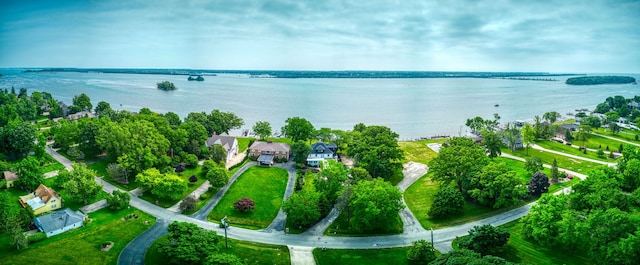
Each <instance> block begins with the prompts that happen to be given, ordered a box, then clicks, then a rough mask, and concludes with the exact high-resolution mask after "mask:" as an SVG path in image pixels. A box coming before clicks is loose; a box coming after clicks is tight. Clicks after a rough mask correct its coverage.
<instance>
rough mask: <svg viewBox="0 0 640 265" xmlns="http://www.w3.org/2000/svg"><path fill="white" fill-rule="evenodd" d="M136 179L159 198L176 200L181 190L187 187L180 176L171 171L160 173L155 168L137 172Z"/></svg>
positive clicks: (180, 194) (180, 195)
mask: <svg viewBox="0 0 640 265" xmlns="http://www.w3.org/2000/svg"><path fill="white" fill-rule="evenodd" d="M136 181H137V182H139V183H140V185H141V186H142V187H144V188H145V189H146V190H151V194H153V195H155V196H157V197H158V198H161V199H171V200H177V199H179V198H180V197H182V192H183V191H184V190H185V189H186V188H187V183H186V182H185V181H184V180H183V179H182V178H180V177H178V176H176V175H174V174H171V173H167V174H162V173H160V171H159V170H157V169H155V168H150V169H147V170H145V171H143V172H142V173H140V174H138V175H137V176H136Z"/></svg>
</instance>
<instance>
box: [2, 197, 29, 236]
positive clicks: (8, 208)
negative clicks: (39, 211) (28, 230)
mask: <svg viewBox="0 0 640 265" xmlns="http://www.w3.org/2000/svg"><path fill="white" fill-rule="evenodd" d="M32 221H33V211H31V210H30V209H29V207H26V208H23V207H20V204H18V203H17V202H16V197H14V196H13V195H11V194H10V193H9V192H8V191H6V190H2V191H0V233H1V232H4V231H7V232H10V231H11V229H14V227H13V226H14V225H17V226H18V227H19V228H20V227H26V226H28V225H29V224H30V223H31V222H32Z"/></svg>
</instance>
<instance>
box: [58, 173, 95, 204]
mask: <svg viewBox="0 0 640 265" xmlns="http://www.w3.org/2000/svg"><path fill="white" fill-rule="evenodd" d="M71 167H72V168H73V170H72V171H67V170H62V171H61V172H60V174H59V175H63V178H64V179H67V181H66V183H64V185H63V187H64V189H65V190H67V191H68V192H69V196H70V197H71V198H74V199H76V200H79V201H83V202H84V204H85V205H86V204H87V203H88V202H89V200H90V199H93V198H95V197H96V196H97V195H98V194H99V193H100V191H101V190H102V185H100V184H98V183H97V182H96V180H95V176H96V172H95V171H93V170H92V169H89V168H87V166H86V165H85V164H77V163H76V164H73V165H71Z"/></svg>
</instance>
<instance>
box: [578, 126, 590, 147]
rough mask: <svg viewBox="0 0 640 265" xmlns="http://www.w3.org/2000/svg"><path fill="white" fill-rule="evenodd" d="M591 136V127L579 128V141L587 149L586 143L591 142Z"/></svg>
mask: <svg viewBox="0 0 640 265" xmlns="http://www.w3.org/2000/svg"><path fill="white" fill-rule="evenodd" d="M589 136H591V127H589V126H588V125H580V127H578V135H577V138H578V141H582V146H583V147H585V148H586V146H585V143H586V141H587V140H589Z"/></svg>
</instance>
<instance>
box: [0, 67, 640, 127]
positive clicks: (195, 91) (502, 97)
mask: <svg viewBox="0 0 640 265" xmlns="http://www.w3.org/2000/svg"><path fill="white" fill-rule="evenodd" d="M0 73H3V74H4V76H3V77H1V78H0V88H3V89H4V88H8V89H10V88H11V86H14V87H15V88H16V90H17V89H18V88H21V87H25V88H27V89H28V90H29V92H32V91H46V92H49V93H51V94H52V95H53V96H54V97H55V98H57V99H59V100H62V101H64V102H66V103H68V104H71V99H72V98H73V96H74V95H77V94H80V93H85V94H87V95H88V96H89V97H90V98H91V101H92V103H93V105H94V106H95V105H96V104H97V103H98V102H99V101H107V102H109V103H110V104H111V107H112V108H114V109H116V110H120V109H125V110H129V111H137V110H139V109H140V108H142V107H148V108H150V109H151V110H153V111H156V112H161V113H164V112H168V111H173V112H175V113H177V114H178V115H180V116H181V117H183V118H184V117H185V116H186V115H187V114H188V113H190V112H201V111H205V112H210V111H211V110H213V109H220V110H222V111H230V112H233V113H235V114H236V115H238V116H239V117H241V118H243V119H244V121H245V126H243V128H250V127H252V126H253V125H254V124H255V122H256V121H260V120H264V121H268V122H270V123H271V126H272V127H273V129H274V131H279V129H280V128H281V127H282V125H284V121H285V120H286V119H287V118H288V117H293V116H300V117H304V118H306V119H308V120H309V121H311V122H312V123H313V125H314V126H315V127H316V128H320V127H330V128H333V129H351V128H353V125H354V124H356V123H358V122H363V123H365V124H368V125H373V124H378V125H386V126H389V127H390V128H391V129H392V130H394V131H395V132H397V133H398V134H400V138H402V139H412V138H418V137H423V136H432V135H438V134H450V135H457V134H458V133H459V132H462V133H463V134H464V133H465V131H466V128H465V127H463V125H464V123H465V121H466V119H467V118H471V117H475V116H482V117H484V118H491V117H493V114H494V113H498V114H499V115H500V116H501V117H502V119H501V121H502V122H507V121H513V120H517V119H520V120H531V119H532V118H533V116H534V115H540V116H542V114H543V113H544V112H547V111H558V112H560V113H561V114H562V115H563V116H564V115H565V113H567V112H573V113H575V109H576V108H593V107H595V105H597V104H598V103H600V102H603V101H604V99H605V98H606V97H609V96H614V95H622V96H625V97H633V96H634V95H640V86H638V85H599V86H568V85H565V84H564V80H565V79H566V78H568V77H554V78H555V79H558V80H559V81H558V82H544V81H520V80H503V79H473V78H451V79H447V78H432V79H276V78H248V77H246V76H240V75H218V76H205V78H206V80H205V81H204V82H189V81H187V77H186V76H172V75H166V76H165V75H137V74H101V73H20V72H19V71H15V70H7V69H4V70H3V69H0ZM631 76H633V77H635V78H636V79H639V80H640V75H637V74H635V75H631ZM165 80H166V81H170V82H173V83H174V84H175V85H176V87H178V90H176V91H161V90H158V89H156V83H157V82H160V81H165ZM495 104H499V105H500V106H499V107H494V105H495Z"/></svg>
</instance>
